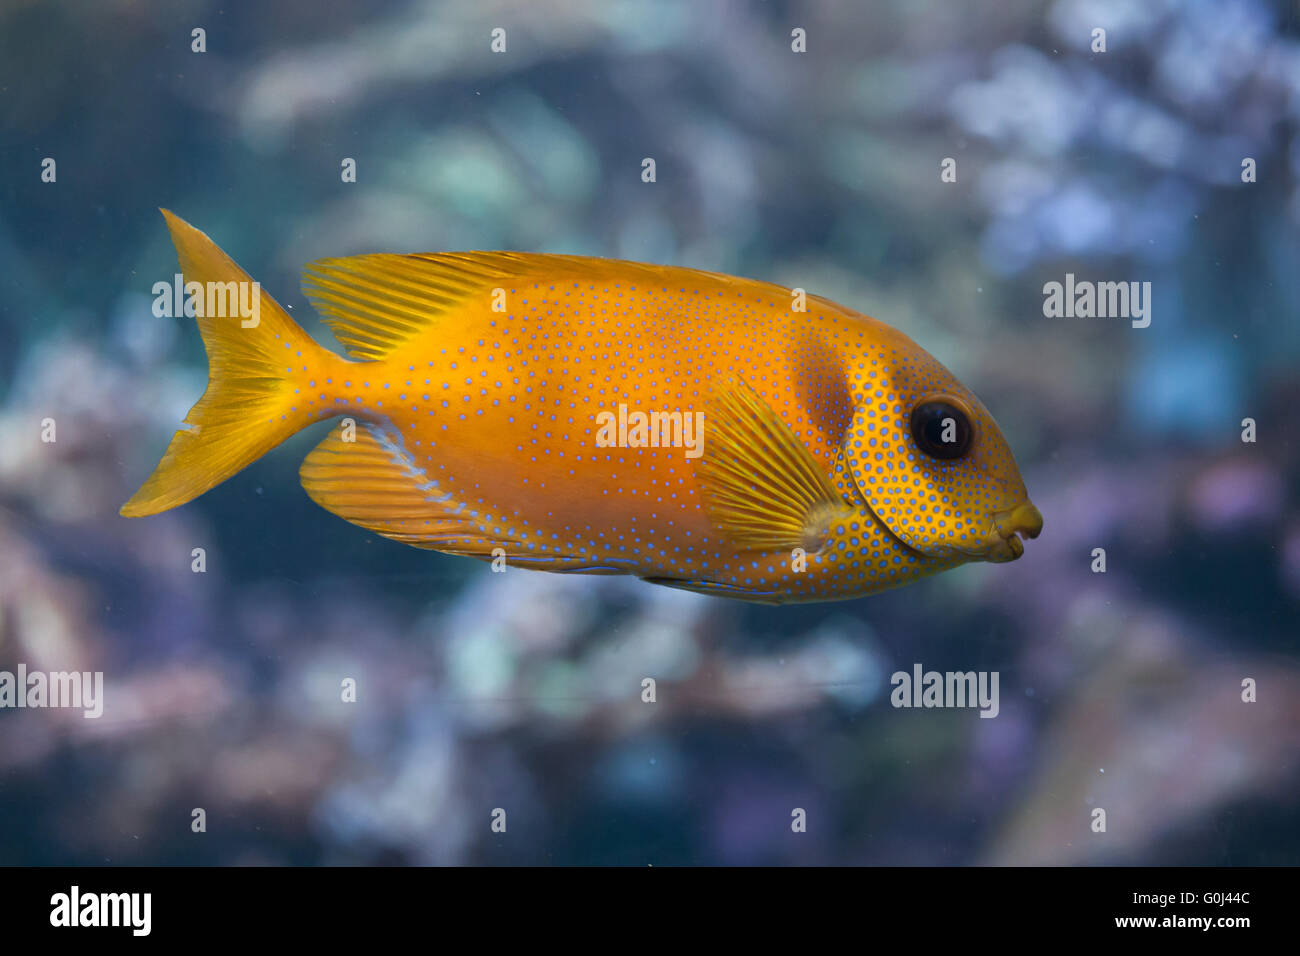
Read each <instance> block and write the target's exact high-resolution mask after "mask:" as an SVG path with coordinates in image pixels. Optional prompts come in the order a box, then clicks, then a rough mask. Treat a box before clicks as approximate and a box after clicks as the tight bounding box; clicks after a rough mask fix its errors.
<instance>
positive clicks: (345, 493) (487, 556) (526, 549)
mask: <svg viewBox="0 0 1300 956" xmlns="http://www.w3.org/2000/svg"><path fill="white" fill-rule="evenodd" d="M346 437H351V438H352V440H350V441H349V440H345V438H346ZM298 475H299V478H300V479H301V480H302V486H303V488H304V489H306V491H307V494H308V495H309V496H310V497H311V499H312V500H313V501H315V502H316V503H317V504H318V505H320V506H321V507H322V508H324V509H325V510H326V511H329V512H332V513H333V514H336V515H338V516H339V517H340V518H343V519H345V520H346V521H350V522H352V523H353V524H355V525H358V526H360V527H362V528H365V529H366V530H368V531H373V532H375V533H376V534H380V535H383V536H384V537H385V538H389V539H391V540H393V541H399V542H401V543H402V544H409V545H412V546H413V547H417V548H428V549H431V550H436V551H442V552H445V553H447V554H457V555H464V556H466V557H472V558H479V559H481V560H485V561H491V560H493V559H494V558H496V557H498V556H502V557H504V558H505V561H506V564H507V565H508V566H510V567H516V568H525V569H528V570H536V571H559V572H577V573H583V574H624V573H626V572H627V570H628V568H625V567H620V566H619V563H620V562H618V561H617V560H615V559H604V560H601V559H598V558H597V557H596V556H594V555H583V554H565V553H562V552H560V551H558V550H556V549H555V548H553V547H551V546H548V545H545V544H541V545H539V544H530V543H529V542H528V541H527V540H525V539H526V537H527V536H526V535H523V536H516V534H515V533H514V530H513V529H512V528H510V527H506V526H503V522H502V521H499V520H497V516H494V515H492V514H490V513H488V512H487V511H486V510H481V509H479V508H471V507H470V506H469V505H467V504H465V503H464V502H461V501H457V500H456V498H455V496H454V495H453V494H452V493H451V492H449V491H447V490H445V489H443V488H441V487H440V486H439V483H438V481H436V480H434V479H432V478H430V477H429V475H428V474H427V472H426V471H425V470H424V469H423V468H420V467H419V466H418V465H417V463H416V461H415V458H414V457H413V456H412V455H411V453H410V452H409V451H408V450H407V448H406V447H405V444H404V443H403V441H402V437H401V434H400V433H399V432H398V431H397V430H396V429H394V428H392V427H391V426H384V425H380V424H375V423H371V422H359V423H357V424H356V425H355V426H351V427H345V426H344V425H342V424H339V425H337V426H335V428H334V430H333V431H331V432H330V433H329V435H328V436H326V438H325V439H324V441H322V442H321V443H320V444H319V445H317V446H316V447H315V448H314V449H312V451H311V454H309V455H308V456H307V457H306V458H305V459H303V463H302V466H301V468H299V470H298ZM497 549H500V551H498V552H497V553H496V554H494V553H493V552H494V551H496V550H497ZM501 552H504V554H502V553H501Z"/></svg>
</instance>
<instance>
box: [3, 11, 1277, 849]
mask: <svg viewBox="0 0 1300 956" xmlns="http://www.w3.org/2000/svg"><path fill="white" fill-rule="evenodd" d="M195 26H202V27H204V28H205V29H206V30H207V44H208V52H207V53H206V54H202V55H200V54H194V53H191V52H190V46H189V45H190V31H191V29H193V28H194V27H195ZM497 26H501V27H503V28H505V29H506V30H507V35H508V47H507V52H506V53H504V54H493V53H491V52H490V50H489V47H488V43H489V33H490V31H491V29H492V28H493V27H497ZM796 26H799V27H803V28H805V29H806V30H807V35H808V52H807V53H806V54H799V55H796V54H793V53H791V51H790V30H791V29H792V28H793V27H796ZM1097 26H1101V27H1105V28H1106V29H1107V31H1108V42H1109V49H1108V51H1107V52H1106V53H1104V54H1101V53H1093V52H1092V51H1091V50H1090V48H1089V44H1090V34H1091V30H1092V29H1093V28H1094V27H1097ZM0 102H3V105H4V109H3V110H0V159H3V160H4V168H5V169H7V170H10V174H9V175H7V176H6V177H5V178H4V179H3V181H2V182H0V190H3V200H4V201H3V204H2V205H0V209H2V210H3V211H0V275H2V276H4V277H5V278H4V280H3V281H4V288H5V290H6V294H5V295H4V296H0V400H2V401H3V407H0V670H13V669H14V668H15V667H16V666H17V664H18V663H19V662H23V663H25V664H27V666H28V667H30V668H32V669H38V668H43V669H48V670H73V669H79V670H102V671H104V672H105V681H106V695H107V702H106V708H105V713H104V716H103V717H102V718H100V719H98V720H87V719H83V717H82V715H81V713H80V712H79V711H73V710H23V711H18V710H5V711H0V863H3V864H14V863H23V864H53V863H83V864H99V863H114V864H128V863H221V864H281V863H297V864H313V863H320V864H346V863H412V864H456V863H536V864H550V863H560V864H571V863H617V864H645V863H654V864H662V863H678V864H682V863H708V864H728V863H736V864H748V863H795V864H822V863H841V864H843V863H849V864H936V863H937V864H971V863H986V864H1048V865H1056V864H1106V863H1122V864H1139V863H1142V864H1146V863H1155V864H1177V863H1185V864H1208V863H1219V864H1225V863H1226V864H1282V863H1285V864H1292V865H1294V864H1296V863H1300V798H1298V796H1297V794H1300V788H1298V784H1300V664H1298V662H1297V644H1296V634H1297V632H1296V625H1295V622H1296V620H1297V613H1298V612H1300V498H1298V497H1297V488H1300V459H1298V456H1300V452H1298V451H1297V446H1296V442H1295V439H1296V437H1297V426H1296V423H1295V419H1296V415H1295V411H1294V410H1295V408H1296V407H1297V404H1298V403H1300V387H1298V386H1297V383H1298V382H1300V376H1298V375H1297V372H1298V371H1300V361H1298V359H1300V322H1297V321H1296V316H1297V314H1300V284H1298V283H1297V282H1296V278H1295V277H1296V268H1295V263H1296V262H1297V261H1300V231H1298V230H1297V226H1298V225H1300V188H1298V186H1300V22H1298V21H1297V19H1296V12H1295V10H1294V8H1293V7H1283V6H1281V5H1278V6H1270V5H1269V4H1266V3H1264V2H1261V0H1226V2H1219V3H1208V2H1206V3H1200V2H1192V3H1175V2H1173V0H1154V2H1150V0H1132V2H1124V0H1057V2H1054V3H1045V2H1035V0H1016V2H1012V3H979V4H971V5H960V4H957V5H954V4H949V5H937V6H936V5H929V4H919V5H918V4H911V3H907V2H906V0H891V2H885V3H870V4H854V3H847V2H835V3H814V2H811V0H808V2H803V3H799V2H790V3H781V4H775V5H771V6H758V5H746V4H721V5H711V4H690V3H686V2H669V3H651V2H649V0H625V2H618V3H612V4H610V3H596V2H582V0H576V2H575V0H564V2H545V3H529V4H514V3H505V2H502V0H488V2H484V0H475V2H468V0H464V2H410V3H384V4H378V5H370V4H363V3H356V2H339V0H326V2H323V3H306V2H290V3H285V4H276V5H275V6H274V8H273V9H262V8H261V7H260V6H259V5H241V6H240V7H239V9H232V8H229V7H225V6H222V5H219V4H215V3H211V2H208V0H192V2H189V3H186V4H182V5H179V6H178V7H177V8H175V9H172V10H169V11H166V12H164V11H162V10H161V9H158V8H154V7H152V6H150V5H143V4H136V3H131V2H126V0H119V2H109V3H104V4H101V5H96V6H90V7H87V6H86V5H83V4H77V3H71V2H50V3H45V4H18V5H13V6H9V7H6V8H4V9H3V10H0ZM44 156H54V157H57V158H58V162H59V166H58V169H59V176H58V181H57V183H56V184H42V183H41V182H40V181H39V163H40V159H41V158H42V157H44ZM646 156H653V157H656V158H657V163H658V180H657V182H655V183H653V184H646V183H643V182H642V181H641V178H640V171H641V165H640V164H641V160H642V158H643V157H646ZM344 157H353V158H355V159H356V160H357V164H358V182H357V183H356V184H342V183H341V182H340V181H339V169H340V162H341V160H342V159H343V158H344ZM944 157H954V158H956V160H957V182H956V183H952V184H945V183H941V182H940V180H939V175H938V174H939V164H940V161H941V160H942V159H943V158H944ZM1243 157H1253V158H1254V159H1255V160H1256V161H1257V164H1258V181H1257V182H1255V183H1252V184H1245V183H1242V182H1241V177H1240V173H1241V161H1242V159H1243ZM19 169H21V170H25V171H30V176H29V175H28V174H27V172H24V173H23V174H22V177H20V176H19V175H18V174H17V173H15V172H13V171H14V170H19ZM23 177H25V178H23ZM158 206H167V207H169V208H172V209H175V210H176V211H177V212H178V213H180V214H181V215H184V216H185V217H186V218H187V219H190V220H191V221H193V222H195V223H196V224H197V225H199V226H200V227H201V228H202V229H204V230H205V231H206V232H208V233H209V234H210V235H212V236H213V237H214V238H215V239H216V240H217V241H218V242H219V243H220V244H221V245H222V246H223V247H225V248H226V249H227V250H229V251H230V252H231V254H232V255H233V256H234V257H235V258H236V259H237V260H239V261H240V262H241V263H242V264H243V265H244V266H245V268H247V269H248V270H249V271H250V272H251V273H252V274H253V275H254V277H256V278H258V279H260V280H261V282H262V283H263V285H264V287H266V288H267V289H268V290H270V291H271V292H272V294H274V295H275V296H276V297H277V298H278V299H279V300H280V301H282V302H284V303H285V304H286V305H289V306H291V307H293V308H294V309H295V311H296V312H297V314H298V316H299V318H300V319H302V320H304V321H305V322H306V324H307V325H308V327H309V329H311V330H312V331H313V333H314V334H316V335H317V337H318V338H320V339H321V340H322V341H326V342H328V341H330V339H329V336H328V333H326V332H325V330H324V328H323V326H321V325H320V323H319V322H318V321H316V320H315V319H314V317H313V316H312V314H311V311H310V308H309V307H307V305H306V303H305V300H304V299H303V298H302V296H301V295H300V294H299V293H298V292H297V291H296V290H297V279H296V275H297V272H298V270H299V269H300V268H301V266H302V265H303V264H304V263H305V262H307V261H308V260H311V259H314V258H317V257H320V256H327V255H328V256H337V255H347V254H353V253H359V252H375V251H390V250H391V251H416V250H439V249H470V248H519V249H529V250H534V251H565V252H573V253H583V254H596V255H606V256H615V257H624V258H632V259H642V260H653V261H660V262H671V263H676V264H681V265H689V266H693V267H697V268H703V269H712V270H721V271H727V272H734V273H738V274H742V275H750V276H755V277H760V278H768V279H772V280H774V281H778V282H783V283H786V284H788V285H792V286H794V285H798V286H802V287H805V288H807V289H809V290H810V291H813V292H816V293H818V294H822V295H826V296H828V297H830V298H833V299H836V300H839V301H842V302H844V303H846V304H850V305H853V306H854V307H856V308H860V309H861V310H862V311H864V312H867V313H869V314H872V315H875V316H877V317H878V318H881V319H883V320H885V321H887V322H889V323H890V324H892V325H895V326H897V327H899V328H901V329H902V330H904V331H905V332H907V333H908V334H909V335H911V336H912V337H913V338H914V339H916V340H917V341H918V342H920V343H921V344H922V345H924V346H925V347H926V348H927V349H928V350H929V351H930V352H932V353H933V354H934V355H936V356H937V357H938V358H939V359H940V360H942V361H944V362H946V363H947V364H948V365H949V366H950V367H951V368H952V369H953V371H954V372H955V373H956V374H957V375H958V377H960V378H961V379H963V380H964V381H965V382H966V383H967V384H968V385H970V387H971V388H972V389H973V390H974V391H975V392H976V393H977V394H979V395H980V396H981V398H982V400H983V401H984V403H985V404H986V405H987V406H988V407H989V408H990V409H992V410H993V412H994V414H995V415H996V416H997V417H998V419H999V422H1000V424H1001V426H1002V429H1003V431H1004V432H1005V433H1006V434H1007V436H1008V438H1009V440H1010V441H1011V443H1012V446H1013V447H1014V448H1015V449H1016V452H1017V457H1018V459H1019V461H1020V463H1021V466H1022V470H1023V471H1024V473H1025V477H1026V481H1027V484H1028V486H1029V488H1030V490H1031V493H1032V494H1033V496H1034V499H1035V501H1036V502H1037V503H1038V505H1039V507H1040V508H1041V509H1042V511H1043V513H1044V515H1045V518H1046V526H1045V530H1044V533H1043V535H1042V537H1041V538H1039V539H1038V540H1037V541H1034V542H1032V543H1031V544H1030V546H1029V548H1028V553H1027V555H1026V556H1025V558H1024V559H1023V560H1021V561H1018V562H1016V563H1014V564H1010V565H1002V566H996V567H995V566H989V565H979V566H971V567H967V568H964V569H961V570H959V571H956V572H952V573H949V574H947V575H944V576H941V577H939V578H935V579H933V580H928V581H925V582H922V583H920V584H917V585H915V586H912V587H910V588H907V589H904V590H901V591H897V592H891V593H889V594H885V595H881V596H879V597H876V598H872V599H868V600H864V601H859V602H851V603H841V604H828V605H812V606H803V607H800V606H795V607H788V608H778V609H771V608H763V607H754V606H749V605H744V604H738V603H731V602H727V601H722V600H713V599H708V598H704V597H700V596H697V595H692V594H686V593H683V592H677V591H672V590H668V589H664V588H656V587H652V586H649V585H645V584H642V583H640V582H636V581H632V580H626V579H622V578H600V577H563V576H559V575H545V574H535V573H530V572H525V571H520V570H507V572H506V573H504V574H494V573H492V572H491V571H490V570H489V568H488V566H487V565H481V564H478V563H476V562H470V561H466V560H463V559H456V558H451V557H445V556H441V555H438V554H434V553H428V552H421V551H416V550H413V549H407V548H403V547H402V546H400V545H396V544H393V543H390V542H387V541H384V540H382V539H379V538H376V537H374V536H370V535H368V534H366V533H365V532H363V531H361V530H360V529H357V528H354V527H352V526H350V525H347V524H345V523H344V522H342V521H340V520H338V519H337V518H334V517H333V516H331V515H328V514H326V513H325V512H323V511H320V510H319V509H317V508H316V507H315V506H314V505H313V504H312V503H311V502H310V501H309V500H307V498H306V496H305V495H304V494H303V493H302V491H301V489H300V488H299V487H298V485H297V478H296V469H297V466H298V463H299V462H300V461H301V459H302V457H303V455H304V454H305V453H306V451H307V450H308V449H309V448H310V447H311V446H312V444H314V442H316V441H318V440H319V439H320V438H321V437H322V436H323V432H318V431H311V432H309V433H307V434H303V435H299V436H297V437H296V438H295V439H293V440H291V441H290V442H289V443H287V444H286V446H285V447H283V448H281V449H279V450H277V451H276V452H274V453H272V454H271V455H270V456H269V457H268V458H267V459H265V460H263V461H261V462H259V463H257V464H256V465H254V466H253V467H252V468H250V469H248V470H247V471H246V472H245V473H243V474H241V475H240V476H238V477H237V478H235V479H233V480H232V481H230V482H228V483H227V484H226V485H224V486H222V487H220V488H218V489H216V490H215V491H213V492H212V493H210V494H209V495H206V496H204V497H203V498H201V499H200V500H198V501H197V502H195V503H193V504H191V505H189V506H187V507H184V508H182V509H179V510H176V511H173V512H169V513H166V514H163V515H159V516H156V517H152V518H148V519H143V520H127V519H123V518H120V517H119V516H118V515H117V508H118V507H119V506H120V504H121V503H122V502H123V501H124V500H125V499H126V498H127V497H128V496H129V495H130V493H131V492H132V491H134V490H135V488H136V487H137V485H138V484H139V482H140V481H141V480H142V479H143V478H144V476H145V475H147V473H148V471H149V469H150V468H151V467H152V466H153V464H154V463H155V462H156V460H157V457H158V455H159V454H160V453H161V451H162V449H163V448H164V447H165V444H166V441H167V438H168V437H169V435H170V434H171V432H172V431H173V430H174V429H175V428H176V426H177V424H178V423H179V422H180V421H181V419H182V418H183V417H184V414H185V412H186V410H187V409H188V407H189V405H190V404H192V403H193V402H194V401H195V400H196V399H197V398H198V397H199V395H200V394H201V392H202V389H203V381H204V367H205V362H204V360H203V355H202V348H201V345H200V343H199V340H198V336H197V335H196V334H195V333H194V329H193V328H192V326H190V325H189V324H187V323H185V322H183V321H177V320H172V319H158V318H155V317H153V315H152V314H151V312H150V303H151V297H150V295H149V290H150V289H151V287H152V285H153V283H154V282H156V281H168V282H169V281H170V280H171V275H172V273H173V272H174V271H175V268H176V264H175V258H174V255H173V253H172V251H171V248H170V246H169V245H168V243H167V238H166V232H165V230H164V228H163V224H162V220H161V219H160V218H159V217H158V215H157V214H156V212H155V209H156V207H158ZM1066 272H1073V273H1076V274H1078V275H1080V276H1081V277H1089V278H1098V279H1111V278H1113V279H1119V280H1125V281H1127V280H1130V279H1131V280H1142V281H1151V282H1152V284H1153V287H1154V298H1153V309H1154V320H1153V322H1152V325H1151V327H1150V328H1147V329H1133V328H1131V327H1130V326H1129V324H1128V323H1127V322H1125V321H1110V320H1095V319H1094V320H1067V319H1047V318H1044V316H1043V312H1042V296H1041V289H1042V285H1043V283H1045V282H1047V281H1051V280H1054V279H1055V280H1059V279H1061V277H1062V276H1063V275H1064V274H1065V273H1066ZM1247 417H1249V418H1253V419H1255V420H1256V421H1257V427H1258V440H1257V441H1256V442H1255V443H1243V442H1242V441H1241V437H1240V435H1241V430H1242V426H1241V421H1242V419H1244V418H1247ZM46 418H51V419H54V421H55V423H56V426H57V440H56V441H55V442H53V443H45V442H42V441H41V430H42V424H41V423H42V421H43V420H44V419H46ZM195 548H203V549H204V551H205V556H206V557H205V560H206V571H205V572H204V573H194V572H193V571H192V570H191V562H192V560H193V558H192V552H193V549H195ZM1095 548H1104V549H1105V550H1106V555H1107V570H1106V572H1105V573H1104V574H1097V573H1093V572H1092V571H1091V568H1090V566H1091V564H1092V562H1093V557H1092V553H1093V550H1094V549H1095ZM916 662H920V663H922V664H924V665H925V666H926V667H927V668H931V667H933V668H937V669H940V670H970V669H985V670H997V671H999V672H1000V673H1001V694H1002V701H1001V712H1000V714H999V716H998V717H997V718H996V719H993V720H983V719H979V717H978V714H977V712H976V711H952V710H933V711H927V710H919V711H914V710H896V709H894V708H892V707H891V706H890V705H889V690H890V685H889V676H890V674H891V673H893V672H894V671H896V670H906V671H910V670H911V667H912V665H913V664H914V663H916ZM348 678H352V679H354V680H355V681H356V684H357V688H358V689H357V700H356V702H355V703H351V704H349V703H343V702H342V700H341V693H340V688H341V685H342V682H343V681H344V680H346V679H348ZM645 678H653V679H654V680H655V681H656V689H655V698H656V699H655V702H654V703H647V702H645V701H643V699H642V694H643V684H642V681H643V679H645ZM1246 678H1252V679H1254V680H1255V681H1256V682H1257V685H1258V701H1257V702H1256V703H1252V704H1247V703H1243V702H1242V697H1241V693H1242V681H1243V679H1246ZM198 807H202V808H204V809H205V810H206V813H207V833H205V834H196V833H193V832H191V828H190V823H191V812H192V810H193V809H194V808H198ZM498 807H499V808H503V809H505V810H506V812H507V815H508V829H507V832H506V833H505V834H500V833H493V832H492V830H491V829H490V823H491V813H492V811H493V810H494V808H498ZM796 807H802V808H804V809H805V810H806V811H807V812H808V820H809V823H808V830H807V832H806V833H792V832H791V827H790V820H791V811H792V810H793V809H794V808H796ZM1097 807H1100V808H1104V809H1106V811H1107V818H1108V826H1107V832H1105V833H1094V832H1092V831H1091V829H1090V823H1091V819H1092V818H1091V811H1092V810H1093V808H1097Z"/></svg>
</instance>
